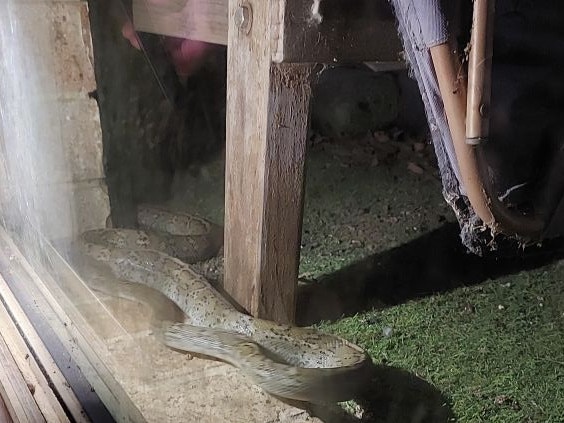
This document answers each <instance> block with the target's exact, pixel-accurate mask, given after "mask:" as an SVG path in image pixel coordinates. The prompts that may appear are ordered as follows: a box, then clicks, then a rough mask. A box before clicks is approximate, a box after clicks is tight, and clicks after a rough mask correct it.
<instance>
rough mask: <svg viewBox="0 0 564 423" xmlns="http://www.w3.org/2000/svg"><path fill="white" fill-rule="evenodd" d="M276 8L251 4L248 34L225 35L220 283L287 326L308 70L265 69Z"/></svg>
mask: <svg viewBox="0 0 564 423" xmlns="http://www.w3.org/2000/svg"><path fill="white" fill-rule="evenodd" d="M278 3H279V2H276V1H270V2H268V1H265V2H263V3H258V2H257V3H256V4H253V21H252V22H253V23H252V27H251V30H250V32H249V33H248V34H246V33H244V32H243V31H240V30H239V29H238V28H237V27H235V26H230V29H229V46H228V66H227V68H228V70H227V87H228V88H227V143H226V144H227V145H226V181H225V196H226V198H225V204H226V210H225V282H224V283H225V289H226V291H227V292H228V293H229V294H230V295H231V296H232V297H233V298H234V299H235V301H237V302H238V303H239V304H240V305H242V306H243V308H245V309H246V310H247V311H248V312H250V313H251V314H253V315H254V316H258V317H262V318H267V319H272V320H276V321H279V322H292V321H293V319H294V313H295V301H296V286H297V268H298V261H299V242H300V236H301V220H302V209H303V169H304V158H305V139H306V135H307V117H308V110H309V100H310V74H311V68H310V67H309V66H307V65H305V66H304V65H272V64H271V44H270V39H269V37H268V36H264V35H265V34H270V33H271V31H272V27H271V23H272V20H271V12H273V10H275V8H276V6H277V5H278ZM238 7H239V4H238V1H234V0H233V1H231V2H230V11H229V16H230V17H231V19H234V16H235V14H236V13H237V8H238ZM273 13H274V12H273Z"/></svg>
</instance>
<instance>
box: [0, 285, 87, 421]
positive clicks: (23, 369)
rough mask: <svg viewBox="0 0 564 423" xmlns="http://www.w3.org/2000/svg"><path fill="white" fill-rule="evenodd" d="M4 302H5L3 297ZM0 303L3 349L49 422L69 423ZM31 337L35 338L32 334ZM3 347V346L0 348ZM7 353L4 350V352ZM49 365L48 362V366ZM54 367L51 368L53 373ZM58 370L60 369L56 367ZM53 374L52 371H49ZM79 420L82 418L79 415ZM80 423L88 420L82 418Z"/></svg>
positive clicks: (0, 331) (31, 353) (30, 352)
mask: <svg viewBox="0 0 564 423" xmlns="http://www.w3.org/2000/svg"><path fill="white" fill-rule="evenodd" d="M0 285H1V286H2V288H5V287H7V286H6V282H5V281H4V280H3V278H2V277H1V276H0ZM2 299H3V302H4V301H5V299H4V298H2ZM3 302H2V303H0V334H1V338H3V340H4V341H3V342H4V346H5V347H7V349H8V351H9V353H10V354H11V356H12V357H13V361H14V363H15V364H16V366H17V367H18V369H19V371H20V373H21V375H22V376H23V378H24V380H25V382H26V385H27V386H26V390H27V391H28V393H31V394H32V397H33V399H34V401H35V403H36V404H37V406H38V407H39V410H40V412H41V414H42V415H43V416H44V418H45V420H47V421H48V422H49V423H50V422H53V423H56V422H60V423H64V422H67V423H68V422H69V419H68V418H67V415H66V413H65V411H64V410H63V407H62V406H61V404H60V403H59V400H58V398H57V396H56V395H55V392H53V389H52V388H51V386H50V382H49V381H47V379H46V377H45V375H44V374H43V372H42V371H41V368H40V367H39V364H38V363H37V362H36V360H35V355H34V353H33V352H32V351H31V350H30V349H29V347H28V345H27V343H26V341H25V340H24V338H22V335H21V334H20V332H19V331H18V328H17V327H16V324H15V322H14V321H13V320H12V317H11V316H10V314H9V313H8V310H7V309H6V307H5V306H4V304H3ZM30 336H32V337H33V336H34V334H33V332H32V333H30ZM1 348H2V347H0V349H1ZM4 353H5V351H4ZM47 364H48V363H47ZM51 369H52V368H49V370H51ZM57 371H58V368H57ZM49 373H51V371H49ZM79 418H80V415H79ZM79 421H86V420H84V419H83V418H81V420H79Z"/></svg>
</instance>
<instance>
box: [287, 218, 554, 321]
mask: <svg viewBox="0 0 564 423" xmlns="http://www.w3.org/2000/svg"><path fill="white" fill-rule="evenodd" d="M562 258H564V240H561V239H560V240H549V241H546V242H545V243H544V245H543V246H542V247H529V248H527V249H526V250H524V251H523V250H521V251H519V252H515V250H512V254H511V255H508V254H502V253H499V252H498V253H495V254H494V253H492V254H490V255H489V256H487V257H478V256H476V255H473V254H470V253H467V252H466V249H465V247H464V246H462V244H461V242H460V238H459V227H458V225H457V224H456V223H449V224H445V225H444V226H442V227H441V228H439V229H436V230H434V231H432V232H429V233H428V234H425V235H423V236H422V237H420V238H417V239H415V240H413V241H411V242H408V243H406V244H404V245H401V246H399V247H397V248H394V249H391V250H388V251H385V252H382V253H378V254H375V255H373V256H370V257H367V258H365V259H364V260H361V261H359V262H357V263H354V264H352V265H350V266H348V267H345V268H343V269H341V270H339V271H337V272H335V273H332V274H330V275H326V276H323V277H321V278H320V279H319V280H318V281H316V282H313V283H308V284H305V285H303V286H300V290H299V294H298V305H297V318H296V319H297V323H298V324H299V325H311V324H314V323H318V322H320V321H333V320H336V319H339V318H342V317H345V316H351V315H354V314H356V313H359V312H362V311H367V310H372V309H380V308H385V307H388V306H392V305H396V304H401V303H403V302H406V301H408V300H410V299H414V298H418V297H423V296H426V295H431V294H434V293H440V292H446V291H449V290H452V289H455V288H458V287H461V286H470V285H475V284H479V283H481V282H484V281H486V280H488V279H495V278H498V277H500V276H503V275H510V274H515V273H518V272H520V271H523V270H531V269H534V268H537V267H541V266H543V265H546V264H549V263H551V262H553V261H555V260H558V259H562Z"/></svg>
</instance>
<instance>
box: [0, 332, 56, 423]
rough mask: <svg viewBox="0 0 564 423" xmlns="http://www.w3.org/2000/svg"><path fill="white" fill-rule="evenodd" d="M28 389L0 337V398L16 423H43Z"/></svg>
mask: <svg viewBox="0 0 564 423" xmlns="http://www.w3.org/2000/svg"><path fill="white" fill-rule="evenodd" d="M30 389H32V388H31V386H28V384H27V381H26V380H25V379H24V376H23V375H22V373H21V372H20V369H19V368H18V365H17V364H16V362H15V360H14V357H13V356H12V353H11V352H10V349H9V348H8V345H7V344H6V341H5V339H4V337H3V335H0V396H2V399H3V400H4V403H5V404H6V405H7V407H8V410H9V413H10V416H11V418H12V420H14V421H15V422H17V423H41V422H45V418H44V417H43V415H42V414H41V411H40V410H39V407H38V406H37V404H36V403H35V400H34V399H33V395H32V393H31V391H30Z"/></svg>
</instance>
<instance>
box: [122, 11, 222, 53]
mask: <svg viewBox="0 0 564 423" xmlns="http://www.w3.org/2000/svg"><path fill="white" fill-rule="evenodd" d="M132 6H133V22H134V25H135V28H136V29H137V30H138V31H144V32H152V33H156V34H162V35H169V36H173V37H180V38H189V39H192V40H199V41H206V42H209V43H215V44H223V45H226V44H227V0H168V1H166V2H165V1H151V0H133V1H132Z"/></svg>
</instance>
